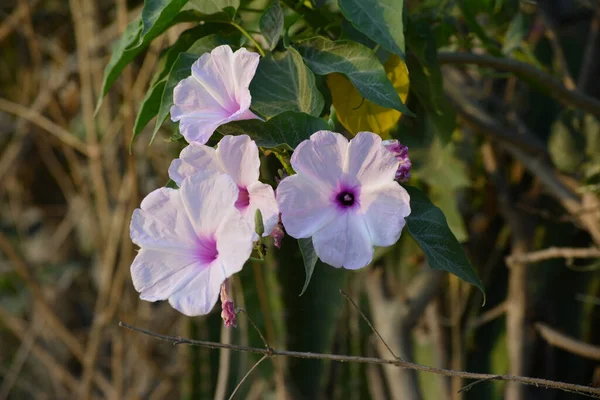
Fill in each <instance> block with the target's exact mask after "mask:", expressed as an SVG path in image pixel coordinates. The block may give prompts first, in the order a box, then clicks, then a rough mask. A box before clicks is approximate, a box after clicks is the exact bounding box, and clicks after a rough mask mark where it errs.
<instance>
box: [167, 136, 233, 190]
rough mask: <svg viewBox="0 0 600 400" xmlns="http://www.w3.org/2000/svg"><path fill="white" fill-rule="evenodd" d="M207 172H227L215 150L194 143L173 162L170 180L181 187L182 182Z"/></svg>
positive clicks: (170, 169) (170, 168)
mask: <svg viewBox="0 0 600 400" xmlns="http://www.w3.org/2000/svg"><path fill="white" fill-rule="evenodd" d="M206 171H217V172H225V171H224V168H223V165H222V164H221V162H220V161H219V159H218V158H217V154H216V151H215V149H213V148H212V147H209V146H205V145H203V144H201V143H197V142H192V143H190V144H189V145H188V146H187V147H185V148H184V149H183V150H182V151H181V153H180V154H179V158H176V159H175V160H173V161H172V162H171V166H170V167H169V178H171V179H173V181H175V183H177V185H178V186H181V182H183V180H184V179H185V178H187V177H188V176H192V175H195V174H197V173H200V172H206Z"/></svg>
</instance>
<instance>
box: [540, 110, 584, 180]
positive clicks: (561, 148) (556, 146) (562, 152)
mask: <svg viewBox="0 0 600 400" xmlns="http://www.w3.org/2000/svg"><path fill="white" fill-rule="evenodd" d="M574 114H575V113H572V112H565V113H563V115H561V116H560V117H559V118H558V119H557V120H556V121H555V122H554V124H553V125H552V128H551V130H550V137H549V138H548V152H549V153H550V158H551V159H552V162H553V163H554V165H556V167H557V168H558V169H559V170H561V171H565V172H575V171H577V170H578V169H579V168H580V167H581V166H582V163H583V161H584V159H585V150H586V143H585V137H584V135H583V133H582V130H581V126H580V124H579V122H580V121H579V120H578V118H577V116H576V115H574Z"/></svg>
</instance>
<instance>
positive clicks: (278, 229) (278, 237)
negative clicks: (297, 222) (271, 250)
mask: <svg viewBox="0 0 600 400" xmlns="http://www.w3.org/2000/svg"><path fill="white" fill-rule="evenodd" d="M270 236H271V237H272V238H273V245H274V246H275V247H277V248H278V249H280V248H281V241H282V240H283V237H284V236H285V231H284V230H283V224H282V223H281V214H279V222H278V223H277V225H275V228H273V231H272V232H271V235H270Z"/></svg>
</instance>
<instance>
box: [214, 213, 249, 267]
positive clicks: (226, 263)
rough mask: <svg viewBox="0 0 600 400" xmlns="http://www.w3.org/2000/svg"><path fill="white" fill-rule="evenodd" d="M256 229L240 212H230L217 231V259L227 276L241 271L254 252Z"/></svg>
mask: <svg viewBox="0 0 600 400" xmlns="http://www.w3.org/2000/svg"><path fill="white" fill-rule="evenodd" d="M254 235H255V233H254V230H253V229H252V228H251V227H250V225H249V224H248V223H247V222H246V220H245V219H244V218H243V217H242V215H241V214H240V213H238V212H236V213H232V214H230V216H229V218H227V219H226V220H225V221H224V222H223V224H222V225H221V227H220V228H219V230H218V231H217V233H216V235H215V236H216V240H217V251H218V252H219V256H218V258H217V261H218V262H220V263H221V265H222V266H223V269H224V271H225V272H224V273H225V275H226V277H230V276H231V275H233V274H235V273H236V272H239V271H241V269H242V267H243V266H244V264H245V263H246V261H248V258H250V254H251V253H252V247H253V241H254Z"/></svg>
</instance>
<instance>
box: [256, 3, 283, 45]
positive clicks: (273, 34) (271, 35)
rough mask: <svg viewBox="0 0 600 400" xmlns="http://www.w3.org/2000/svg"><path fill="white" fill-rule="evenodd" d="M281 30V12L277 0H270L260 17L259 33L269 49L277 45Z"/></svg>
mask: <svg viewBox="0 0 600 400" xmlns="http://www.w3.org/2000/svg"><path fill="white" fill-rule="evenodd" d="M282 32H283V12H282V11H281V5H280V4H279V0H271V3H270V4H269V7H267V9H266V10H265V12H264V13H263V15H262V16H261V17H260V33H262V35H263V36H264V38H265V40H266V41H267V43H268V44H269V50H273V49H274V48H275V46H277V42H279V39H280V38H281V33H282Z"/></svg>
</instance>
